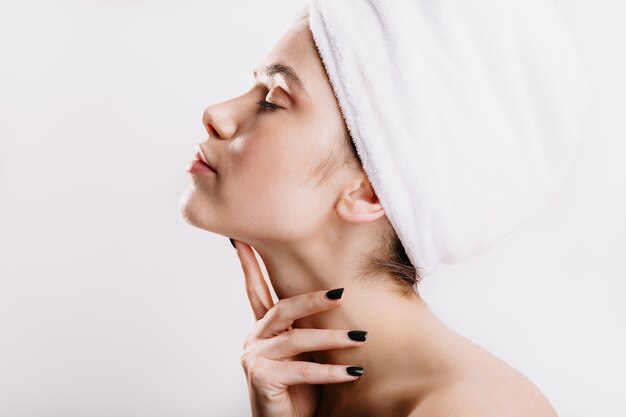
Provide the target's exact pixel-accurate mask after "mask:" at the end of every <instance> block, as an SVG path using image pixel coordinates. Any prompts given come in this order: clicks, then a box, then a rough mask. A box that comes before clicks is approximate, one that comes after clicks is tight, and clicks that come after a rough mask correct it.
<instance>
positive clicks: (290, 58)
mask: <svg viewBox="0 0 626 417" xmlns="http://www.w3.org/2000/svg"><path fill="white" fill-rule="evenodd" d="M254 70H255V72H258V73H256V74H255V76H258V77H259V79H261V78H263V77H282V78H284V79H285V81H286V82H288V83H291V84H292V85H294V87H296V88H298V87H301V88H300V92H302V90H306V91H308V92H310V93H311V95H312V94H314V92H315V91H316V90H317V89H319V88H323V87H324V83H326V82H327V80H326V72H325V70H324V66H323V64H322V62H321V59H320V57H319V55H318V53H317V49H316V47H315V42H314V40H313V36H312V34H311V31H310V29H309V25H308V20H302V21H300V22H298V23H297V24H294V26H292V27H291V28H290V29H289V30H288V31H286V32H285V33H283V35H282V36H281V37H280V38H279V39H278V41H277V42H276V44H275V45H274V47H273V48H272V50H271V51H270V52H269V54H268V55H267V56H266V57H265V59H264V60H263V62H261V64H260V65H258V66H257V67H255V68H254Z"/></svg>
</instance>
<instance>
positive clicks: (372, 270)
mask: <svg viewBox="0 0 626 417" xmlns="http://www.w3.org/2000/svg"><path fill="white" fill-rule="evenodd" d="M345 132H346V133H345V135H343V136H344V140H343V141H342V142H340V143H339V145H338V149H337V148H335V149H333V150H332V151H331V152H329V154H328V156H327V157H326V158H325V159H323V160H322V161H321V163H320V164H319V165H318V166H317V167H316V169H315V172H316V173H317V174H318V178H319V180H320V182H322V181H323V180H324V178H326V177H327V176H328V175H329V174H330V173H331V172H332V171H334V170H335V169H336V168H337V167H339V166H342V165H351V164H358V166H359V167H360V168H361V169H363V164H362V163H361V159H360V158H359V155H358V152H357V150H356V147H355V145H354V142H353V140H352V137H351V136H350V133H349V132H348V131H347V130H346V131H345ZM338 142H339V141H338ZM380 238H381V239H380V245H379V246H378V247H377V249H376V250H375V251H373V253H370V254H367V255H365V257H364V258H363V259H362V260H361V261H360V263H359V265H360V269H361V275H362V276H363V277H365V278H367V277H370V276H372V275H377V276H383V277H387V276H389V277H392V282H390V284H392V286H394V287H396V288H398V289H400V291H401V292H403V293H411V294H419V291H418V288H417V285H418V284H419V282H420V281H421V277H420V276H419V273H418V272H417V271H416V269H415V267H414V266H413V264H412V263H411V261H410V260H409V257H408V256H407V254H406V251H405V250H404V246H403V245H402V242H401V241H400V238H398V234H397V233H396V231H395V230H394V228H393V226H392V225H391V223H390V222H389V221H387V223H386V225H385V227H384V229H383V230H382V231H381V233H380Z"/></svg>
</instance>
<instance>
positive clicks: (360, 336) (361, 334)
mask: <svg viewBox="0 0 626 417" xmlns="http://www.w3.org/2000/svg"><path fill="white" fill-rule="evenodd" d="M348 337H349V338H350V339H352V340H356V341H357V342H365V339H366V337H367V332H366V331H364V330H350V331H349V332H348Z"/></svg>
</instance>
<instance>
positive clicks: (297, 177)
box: [228, 137, 326, 238]
mask: <svg viewBox="0 0 626 417" xmlns="http://www.w3.org/2000/svg"><path fill="white" fill-rule="evenodd" d="M302 139H303V138H302V137H292V138H288V139H285V140H283V141H280V142H279V141H277V140H273V141H270V140H265V141H261V140H258V141H256V142H255V141H250V142H249V143H248V144H246V146H245V149H244V148H242V152H241V153H240V155H239V157H238V159H237V160H236V166H234V167H233V171H236V172H234V173H233V174H232V175H234V176H235V177H234V178H233V179H234V180H235V181H234V182H233V183H231V184H230V185H229V186H228V188H229V192H228V194H229V195H230V197H231V198H230V199H229V200H231V201H230V202H229V203H230V204H229V205H231V204H232V205H233V206H235V207H236V210H234V211H235V212H237V213H238V215H239V216H240V218H241V220H242V221H244V222H245V223H248V224H249V226H250V227H252V228H254V229H255V230H256V231H257V232H258V233H260V234H263V235H265V236H268V235H273V236H282V237H283V238H287V237H291V238H296V237H297V236H296V235H300V234H306V233H311V231H312V230H314V229H315V228H316V227H318V225H319V220H320V219H321V218H323V217H322V216H325V212H326V210H325V209H324V195H323V194H324V193H323V190H322V189H321V188H320V187H319V186H318V184H317V181H315V180H314V179H311V174H310V173H311V170H312V169H313V163H314V162H315V157H317V155H312V154H311V153H312V152H315V151H314V150H312V149H309V148H306V147H302V146H301V145H300V144H299V143H297V142H296V141H299V140H302ZM244 219H247V220H244Z"/></svg>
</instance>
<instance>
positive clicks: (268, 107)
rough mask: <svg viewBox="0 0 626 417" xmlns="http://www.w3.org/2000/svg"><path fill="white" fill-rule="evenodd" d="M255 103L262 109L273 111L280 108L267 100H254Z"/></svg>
mask: <svg viewBox="0 0 626 417" xmlns="http://www.w3.org/2000/svg"><path fill="white" fill-rule="evenodd" d="M256 104H258V105H259V106H261V108H262V109H263V110H269V111H275V110H278V109H280V108H282V107H280V106H279V105H278V104H274V103H271V102H269V101H267V100H259V101H257V102H256Z"/></svg>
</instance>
